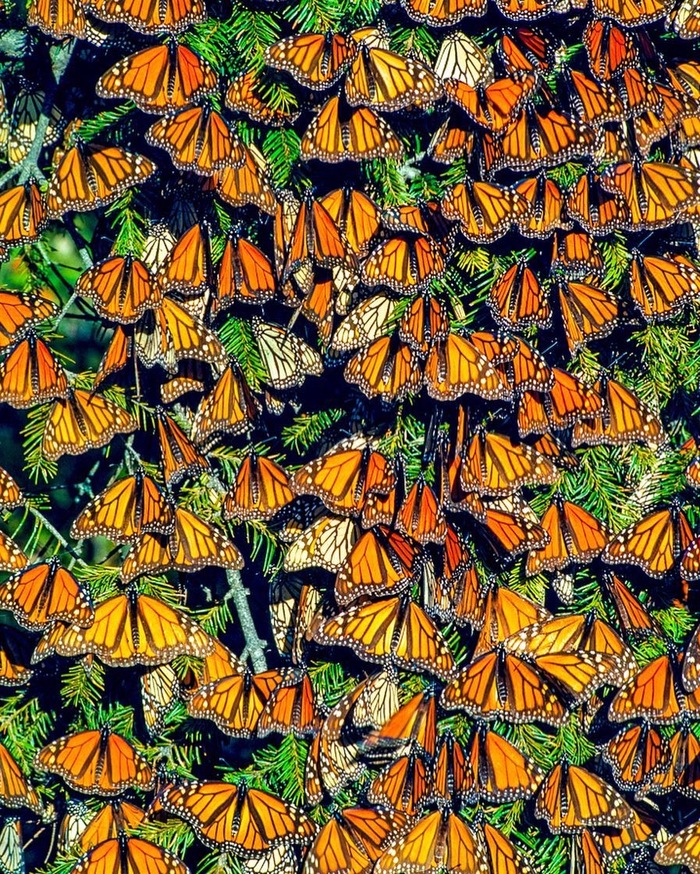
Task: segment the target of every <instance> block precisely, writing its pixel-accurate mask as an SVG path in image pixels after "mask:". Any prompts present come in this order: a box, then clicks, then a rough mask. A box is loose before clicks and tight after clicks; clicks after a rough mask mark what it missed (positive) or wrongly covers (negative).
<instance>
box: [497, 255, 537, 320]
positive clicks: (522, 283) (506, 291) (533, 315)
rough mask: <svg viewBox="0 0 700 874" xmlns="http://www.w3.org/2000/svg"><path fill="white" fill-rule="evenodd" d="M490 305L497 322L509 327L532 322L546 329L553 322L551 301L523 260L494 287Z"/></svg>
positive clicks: (514, 265) (510, 269)
mask: <svg viewBox="0 0 700 874" xmlns="http://www.w3.org/2000/svg"><path fill="white" fill-rule="evenodd" d="M488 305H489V309H490V310H491V314H492V315H493V317H494V319H495V320H496V322H498V324H499V325H500V326H502V327H504V328H505V329H506V330H510V329H515V330H521V329H523V328H526V327H529V326H530V325H535V326H537V327H540V328H544V327H547V326H548V325H549V324H550V322H551V310H550V308H549V302H548V300H547V298H546V296H545V294H544V293H543V291H542V287H541V286H540V283H539V281H538V279H537V277H536V276H535V274H534V273H533V272H532V270H531V269H530V268H529V267H528V266H527V265H526V263H525V262H524V261H518V262H517V263H516V264H513V266H512V267H510V268H508V270H506V272H505V273H504V274H503V275H502V276H501V277H500V278H499V279H498V280H497V281H496V282H495V283H494V284H493V285H492V286H491V288H490V290H489V301H488Z"/></svg>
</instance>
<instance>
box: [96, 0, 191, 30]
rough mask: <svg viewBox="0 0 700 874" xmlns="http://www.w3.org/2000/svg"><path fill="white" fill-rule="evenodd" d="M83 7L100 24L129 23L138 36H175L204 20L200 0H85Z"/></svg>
mask: <svg viewBox="0 0 700 874" xmlns="http://www.w3.org/2000/svg"><path fill="white" fill-rule="evenodd" d="M86 6H87V7H88V8H89V9H90V11H91V12H94V13H95V15H96V16H97V17H98V18H100V19H101V20H102V21H116V22H119V23H120V24H128V26H129V27H131V28H133V30H137V31H139V32H140V33H156V34H157V33H162V32H163V31H165V32H167V33H168V34H171V35H175V34H178V33H181V32H182V31H183V30H186V29H187V28H188V27H189V26H190V25H191V24H196V23H197V22H198V21H203V20H204V19H205V18H206V17H207V10H206V8H205V6H204V3H202V2H201V0H166V2H158V3H156V2H154V0H149V2H143V0H87V2H86Z"/></svg>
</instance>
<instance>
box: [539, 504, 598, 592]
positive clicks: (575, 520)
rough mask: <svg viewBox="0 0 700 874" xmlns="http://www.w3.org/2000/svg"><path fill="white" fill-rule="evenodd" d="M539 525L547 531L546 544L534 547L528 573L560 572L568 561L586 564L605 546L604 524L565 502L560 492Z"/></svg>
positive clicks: (576, 506) (569, 562)
mask: <svg viewBox="0 0 700 874" xmlns="http://www.w3.org/2000/svg"><path fill="white" fill-rule="evenodd" d="M542 527H543V528H544V530H545V531H546V532H547V534H549V543H548V544H547V545H546V546H543V547H542V548H541V549H538V550H534V551H533V552H531V553H530V554H529V555H528V558H527V565H526V569H527V573H528V574H529V575H533V574H537V573H540V572H541V571H543V570H547V571H560V570H563V569H564V568H566V567H568V566H569V565H570V564H572V563H573V564H588V562H590V561H591V560H592V559H593V558H595V557H596V556H597V555H600V553H601V552H602V551H603V549H604V548H605V546H606V544H607V542H608V540H609V537H610V535H609V533H608V531H607V530H606V527H605V526H604V525H603V524H602V523H601V522H599V521H598V520H597V519H596V518H595V516H592V515H591V514H590V513H588V512H587V511H586V510H584V509H583V507H579V506H578V505H577V504H574V503H572V502H571V501H565V500H564V499H563V498H562V497H561V495H555V498H554V500H553V501H552V503H551V504H550V505H549V508H548V509H547V511H546V512H545V514H544V516H543V517H542Z"/></svg>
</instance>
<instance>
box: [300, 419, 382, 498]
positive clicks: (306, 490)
mask: <svg viewBox="0 0 700 874" xmlns="http://www.w3.org/2000/svg"><path fill="white" fill-rule="evenodd" d="M394 482H395V474H394V471H393V466H392V464H391V462H390V461H389V460H388V459H387V458H386V456H384V455H382V453H380V452H378V451H377V450H376V449H375V447H374V446H373V445H372V443H371V442H370V441H369V440H367V439H366V438H363V437H360V436H356V437H349V438H347V439H346V440H341V441H340V443H338V444H336V445H335V446H334V447H333V449H331V451H330V452H329V453H327V454H326V455H324V456H322V457H321V458H318V459H314V460H313V461H311V462H309V463H308V464H306V465H305V466H304V467H302V468H300V469H299V470H298V471H297V472H296V473H295V474H294V479H293V483H294V489H295V490H296V492H297V493H298V494H310V495H315V496H316V497H318V498H321V500H322V501H323V503H324V504H325V505H326V507H328V509H329V510H332V511H333V512H335V513H341V514H344V515H345V514H347V515H354V514H356V513H358V512H359V511H361V510H362V506H363V504H364V502H365V500H366V499H367V496H368V495H370V494H372V492H375V491H378V492H386V491H388V490H389V489H390V488H391V487H392V486H393V485H394Z"/></svg>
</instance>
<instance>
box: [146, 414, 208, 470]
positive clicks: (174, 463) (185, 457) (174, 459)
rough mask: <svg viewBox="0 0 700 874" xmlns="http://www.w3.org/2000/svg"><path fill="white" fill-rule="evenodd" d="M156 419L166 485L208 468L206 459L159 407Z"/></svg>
mask: <svg viewBox="0 0 700 874" xmlns="http://www.w3.org/2000/svg"><path fill="white" fill-rule="evenodd" d="M157 419H158V441H159V443H160V451H161V455H162V457H163V476H164V479H165V484H166V485H168V486H170V485H173V484H175V483H178V482H179V481H180V480H181V479H183V478H184V477H187V476H192V477H196V476H198V475H199V474H200V473H202V472H203V471H205V470H207V469H208V468H209V462H208V460H207V459H206V458H205V456H204V455H202V453H201V452H200V451H199V450H198V449H197V447H196V446H195V445H194V443H192V441H191V440H190V439H189V438H188V437H187V436H186V434H185V432H184V431H183V430H182V428H180V426H179V425H178V424H177V422H176V421H175V420H174V419H173V418H172V417H171V416H169V415H168V414H167V413H166V412H165V411H164V410H163V409H159V410H158V411H157Z"/></svg>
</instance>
